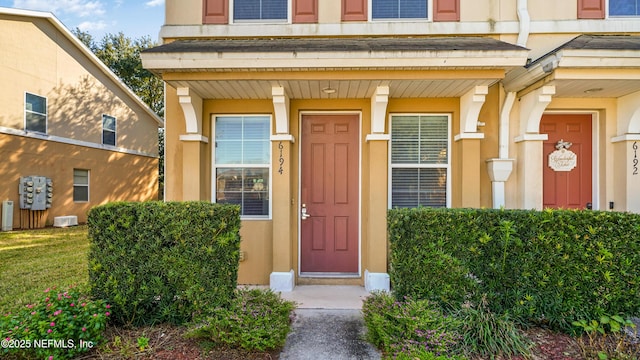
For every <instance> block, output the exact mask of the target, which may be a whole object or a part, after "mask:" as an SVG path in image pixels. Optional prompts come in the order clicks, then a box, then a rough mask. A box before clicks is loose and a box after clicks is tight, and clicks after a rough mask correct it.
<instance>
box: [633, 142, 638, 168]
mask: <svg viewBox="0 0 640 360" xmlns="http://www.w3.org/2000/svg"><path fill="white" fill-rule="evenodd" d="M633 175H638V142H637V141H634V142H633Z"/></svg>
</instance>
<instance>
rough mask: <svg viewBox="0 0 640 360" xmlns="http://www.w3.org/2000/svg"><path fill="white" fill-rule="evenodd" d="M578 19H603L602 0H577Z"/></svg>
mask: <svg viewBox="0 0 640 360" xmlns="http://www.w3.org/2000/svg"><path fill="white" fill-rule="evenodd" d="M578 19H604V0H578Z"/></svg>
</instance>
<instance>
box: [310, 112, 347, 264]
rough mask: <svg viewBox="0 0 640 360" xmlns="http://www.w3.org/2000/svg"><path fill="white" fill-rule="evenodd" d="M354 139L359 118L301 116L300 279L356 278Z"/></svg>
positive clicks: (345, 116)
mask: <svg viewBox="0 0 640 360" xmlns="http://www.w3.org/2000/svg"><path fill="white" fill-rule="evenodd" d="M358 136H359V120H358V116H357V115H303V116H302V138H301V144H302V158H301V159H302V161H301V166H302V179H301V198H300V205H301V220H300V224H301V225H300V227H301V228H300V236H301V238H300V255H301V259H300V271H301V272H302V273H341V274H349V273H351V274H355V273H358V252H359V249H358V243H359V241H358V238H359V236H358V234H359V226H360V224H359V219H358V203H359V185H358V184H359V179H358V176H359V168H360V164H359V158H360V156H359V141H358Z"/></svg>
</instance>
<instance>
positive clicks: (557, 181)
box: [540, 114, 593, 209]
mask: <svg viewBox="0 0 640 360" xmlns="http://www.w3.org/2000/svg"><path fill="white" fill-rule="evenodd" d="M540 133H541V134H548V135H549V139H548V140H547V141H545V142H544V144H543V150H542V151H543V154H542V158H543V166H544V168H543V170H542V173H543V188H544V190H543V206H544V207H545V208H563V209H586V208H588V207H590V206H591V203H592V194H593V191H592V182H593V175H592V159H593V157H592V152H593V139H592V122H591V115H589V114H551V115H544V116H542V120H541V122H540ZM561 141H562V142H561ZM559 142H560V143H559ZM563 143H565V144H566V143H571V145H570V146H569V148H568V149H567V150H569V151H571V153H573V154H575V167H574V168H573V169H571V170H570V171H557V170H554V169H552V168H551V166H550V165H549V161H550V157H549V155H550V154H552V153H553V152H554V151H556V150H558V148H562V144H563ZM568 154H569V156H570V157H574V155H572V154H570V153H568ZM567 157H568V156H564V158H567ZM559 158H560V159H561V161H562V158H563V156H560V157H559ZM551 161H552V162H553V159H552V160H551ZM561 165H562V164H561Z"/></svg>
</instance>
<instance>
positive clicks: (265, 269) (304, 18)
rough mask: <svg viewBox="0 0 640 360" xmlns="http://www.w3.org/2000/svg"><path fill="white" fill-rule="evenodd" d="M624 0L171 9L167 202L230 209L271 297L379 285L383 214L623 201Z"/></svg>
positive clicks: (152, 64)
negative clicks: (239, 217)
mask: <svg viewBox="0 0 640 360" xmlns="http://www.w3.org/2000/svg"><path fill="white" fill-rule="evenodd" d="M639 9H640V8H639V7H638V4H637V1H636V0H606V1H605V0H563V1H556V0H537V1H526V0H517V1H516V0H418V1H398V0H322V1H318V0H274V1H269V2H266V1H265V2H261V1H260V2H259V1H252V0H232V1H229V0H205V1H201V0H180V1H178V0H167V1H166V23H165V25H164V26H163V27H162V29H161V37H162V40H163V45H161V46H159V47H157V48H154V49H151V50H148V51H147V52H145V53H143V55H142V57H143V65H144V66H145V67H146V68H147V69H150V70H152V71H154V72H156V73H158V74H161V75H162V77H163V79H164V80H165V81H166V83H167V102H166V118H167V129H166V151H167V154H168V156H167V157H166V159H167V160H166V161H167V162H166V173H167V177H166V199H167V200H205V201H213V202H224V203H235V204H240V205H241V206H242V214H243V220H244V221H243V224H242V233H241V234H242V239H243V241H242V251H243V252H244V254H245V255H246V258H245V260H244V261H243V262H241V266H240V274H239V281H240V283H244V284H270V285H271V287H272V288H274V289H280V290H283V289H284V290H287V289H291V288H292V286H294V285H295V284H310V283H312V284H326V283H334V284H335V283H342V284H364V285H365V286H366V287H367V288H368V289H376V288H386V287H388V276H387V274H386V273H387V248H388V244H387V237H386V212H387V209H389V208H395V207H416V206H434V207H475V208H477V207H487V208H491V207H495V208H500V207H505V208H520V209H542V208H544V207H567V208H588V207H589V208H592V209H597V210H609V209H612V210H614V211H634V212H639V211H640V195H638V194H640V174H639V171H640V170H639V168H640V164H638V156H639V154H638V152H640V151H638V150H637V148H638V146H639V145H640V144H639V143H640V18H639V17H640V10H639ZM569 143H571V144H572V145H569ZM567 147H568V149H567ZM556 151H557V152H556ZM552 168H553V169H552Z"/></svg>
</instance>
